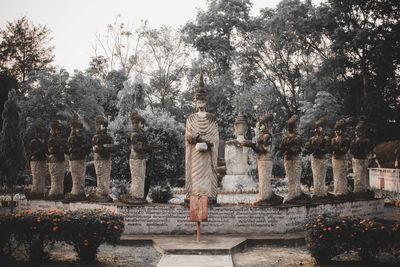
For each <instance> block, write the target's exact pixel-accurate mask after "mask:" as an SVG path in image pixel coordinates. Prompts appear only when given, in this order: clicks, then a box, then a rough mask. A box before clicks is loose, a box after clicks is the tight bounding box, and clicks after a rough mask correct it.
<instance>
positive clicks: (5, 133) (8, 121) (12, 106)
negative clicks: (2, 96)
mask: <svg viewBox="0 0 400 267" xmlns="http://www.w3.org/2000/svg"><path fill="white" fill-rule="evenodd" d="M2 119H3V127H2V130H1V133H0V170H1V173H0V175H2V179H1V183H2V185H3V183H4V182H5V183H6V185H7V186H12V185H14V184H15V183H16V180H17V178H19V176H20V175H21V172H22V171H24V169H25V163H26V153H25V147H24V142H23V140H22V133H21V123H20V109H19V106H18V104H17V94H16V92H15V90H11V91H10V92H9V94H8V99H7V101H6V103H5V105H4V110H3V114H2Z"/></svg>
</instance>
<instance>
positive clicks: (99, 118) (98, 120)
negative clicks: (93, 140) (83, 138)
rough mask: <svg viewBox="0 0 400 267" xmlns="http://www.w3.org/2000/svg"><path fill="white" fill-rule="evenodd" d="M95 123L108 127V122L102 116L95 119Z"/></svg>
mask: <svg viewBox="0 0 400 267" xmlns="http://www.w3.org/2000/svg"><path fill="white" fill-rule="evenodd" d="M94 123H95V124H96V125H104V126H108V121H107V120H106V119H105V118H104V117H103V116H100V115H98V116H96V117H94Z"/></svg>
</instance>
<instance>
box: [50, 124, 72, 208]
mask: <svg viewBox="0 0 400 267" xmlns="http://www.w3.org/2000/svg"><path fill="white" fill-rule="evenodd" d="M62 134H63V127H62V124H61V123H60V122H58V121H55V120H54V121H51V122H50V135H51V137H50V139H49V141H48V143H47V144H48V146H47V147H48V151H49V155H50V156H49V172H50V178H51V187H50V191H49V195H48V197H47V198H48V199H51V200H56V199H62V198H63V197H64V174H65V154H68V149H67V143H66V140H65V139H64V138H63V137H62Z"/></svg>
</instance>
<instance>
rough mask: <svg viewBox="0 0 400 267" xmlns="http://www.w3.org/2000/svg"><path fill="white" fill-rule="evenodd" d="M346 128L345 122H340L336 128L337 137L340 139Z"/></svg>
mask: <svg viewBox="0 0 400 267" xmlns="http://www.w3.org/2000/svg"><path fill="white" fill-rule="evenodd" d="M344 128H345V123H344V121H343V120H338V121H337V122H336V124H335V127H334V130H335V135H336V137H340V136H342V135H343V131H344Z"/></svg>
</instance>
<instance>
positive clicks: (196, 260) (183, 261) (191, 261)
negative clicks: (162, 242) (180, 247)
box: [157, 254, 233, 267]
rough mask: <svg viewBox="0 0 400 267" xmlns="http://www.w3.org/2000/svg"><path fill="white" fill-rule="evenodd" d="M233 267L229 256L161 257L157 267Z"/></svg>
mask: <svg viewBox="0 0 400 267" xmlns="http://www.w3.org/2000/svg"><path fill="white" fill-rule="evenodd" d="M188 266H190V267H233V262H232V256H231V255H179V254H178V255H163V256H162V258H161V260H160V261H159V262H158V264H157V267H188Z"/></svg>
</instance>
